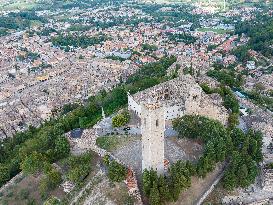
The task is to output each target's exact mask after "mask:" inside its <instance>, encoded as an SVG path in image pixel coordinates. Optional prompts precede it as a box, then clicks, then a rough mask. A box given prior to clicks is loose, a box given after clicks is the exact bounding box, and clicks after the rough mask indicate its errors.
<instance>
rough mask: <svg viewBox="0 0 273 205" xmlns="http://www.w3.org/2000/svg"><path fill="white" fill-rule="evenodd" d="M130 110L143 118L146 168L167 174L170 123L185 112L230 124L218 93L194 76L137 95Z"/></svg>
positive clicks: (129, 106) (144, 161)
mask: <svg viewBox="0 0 273 205" xmlns="http://www.w3.org/2000/svg"><path fill="white" fill-rule="evenodd" d="M128 109H129V110H131V111H133V112H134V113H135V114H136V115H137V116H139V118H140V119H141V133H142V170H144V169H148V170H150V169H153V170H155V171H157V173H158V174H163V173H164V131H165V127H166V123H167V122H168V121H171V120H172V119H175V118H178V117H182V116H183V115H203V116H207V117H209V118H212V119H215V120H219V121H220V122H222V123H223V124H226V123H227V120H228V112H227V110H226V109H225V108H224V107H223V106H222V98H221V97H220V96H219V95H218V94H211V95H207V94H205V93H204V92H203V91H202V88H201V87H200V86H199V85H198V83H196V82H195V80H194V78H193V77H192V76H190V75H182V76H180V77H178V78H175V79H173V80H170V81H167V82H164V83H161V84H159V85H156V86H154V87H151V88H149V89H146V90H144V91H141V92H138V93H136V94H134V95H130V94H129V93H128Z"/></svg>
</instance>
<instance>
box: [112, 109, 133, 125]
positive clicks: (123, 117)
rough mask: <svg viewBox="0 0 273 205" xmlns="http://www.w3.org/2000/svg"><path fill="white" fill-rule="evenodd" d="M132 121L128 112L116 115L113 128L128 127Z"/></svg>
mask: <svg viewBox="0 0 273 205" xmlns="http://www.w3.org/2000/svg"><path fill="white" fill-rule="evenodd" d="M129 120H130V114H129V113H128V112H123V113H121V114H119V115H116V116H115V117H113V119H112V124H113V127H121V126H124V125H126V124H127V123H128V122H129Z"/></svg>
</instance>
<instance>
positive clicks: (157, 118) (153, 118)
mask: <svg viewBox="0 0 273 205" xmlns="http://www.w3.org/2000/svg"><path fill="white" fill-rule="evenodd" d="M141 112H142V115H141V122H142V126H141V132H142V171H143V170H144V169H147V170H150V169H153V170H155V171H157V173H158V174H163V173H164V131H165V120H164V107H162V106H161V105H160V104H159V103H158V104H155V103H154V104H149V103H147V104H142V105H141Z"/></svg>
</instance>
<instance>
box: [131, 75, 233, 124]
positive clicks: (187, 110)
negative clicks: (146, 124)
mask: <svg viewBox="0 0 273 205" xmlns="http://www.w3.org/2000/svg"><path fill="white" fill-rule="evenodd" d="M144 102H149V103H157V102H160V103H161V104H162V106H164V118H165V120H172V119H175V118H178V117H182V116H183V115H192V114H196V115H204V116H207V117H210V118H212V119H215V120H219V121H220V122H222V123H223V124H226V123H227V119H228V112H227V110H226V109H225V108H224V107H223V106H222V98H221V96H219V95H218V94H211V95H207V94H206V93H204V92H203V91H202V88H201V87H200V86H199V85H198V83H196V82H195V80H194V78H193V77H192V76H190V75H182V76H180V77H178V78H175V79H173V80H170V81H167V82H164V83H161V84H159V85H156V86H154V87H151V88H148V89H146V90H144V91H141V92H138V93H136V94H134V95H130V94H128V109H129V110H132V111H133V112H135V113H136V114H137V115H138V116H139V117H140V118H141V114H142V113H141V104H142V103H144Z"/></svg>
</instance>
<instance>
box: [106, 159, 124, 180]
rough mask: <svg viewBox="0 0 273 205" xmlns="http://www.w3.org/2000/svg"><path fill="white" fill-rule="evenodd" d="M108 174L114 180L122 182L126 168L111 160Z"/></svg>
mask: <svg viewBox="0 0 273 205" xmlns="http://www.w3.org/2000/svg"><path fill="white" fill-rule="evenodd" d="M108 176H109V178H110V180H111V181H113V182H121V181H122V180H124V179H125V176H126V168H125V167H124V166H123V165H121V164H119V163H118V162H116V161H114V160H113V161H111V162H110V164H109V167H108Z"/></svg>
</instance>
